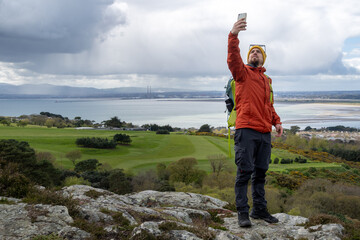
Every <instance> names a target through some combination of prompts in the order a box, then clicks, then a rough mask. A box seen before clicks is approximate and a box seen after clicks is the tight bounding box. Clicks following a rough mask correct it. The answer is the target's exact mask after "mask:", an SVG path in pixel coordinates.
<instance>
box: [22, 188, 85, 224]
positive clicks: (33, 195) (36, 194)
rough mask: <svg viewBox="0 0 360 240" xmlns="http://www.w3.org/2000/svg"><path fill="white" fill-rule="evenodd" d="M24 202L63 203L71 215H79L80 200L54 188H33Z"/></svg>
mask: <svg viewBox="0 0 360 240" xmlns="http://www.w3.org/2000/svg"><path fill="white" fill-rule="evenodd" d="M23 202H25V203H29V204H39V203H41V204H49V205H53V206H55V205H63V206H65V207H67V209H68V210H69V215H70V216H71V217H73V218H74V217H77V216H79V207H78V206H79V202H78V200H76V199H73V198H72V197H66V196H64V195H63V194H61V193H58V192H55V191H52V190H39V189H33V190H32V191H29V192H28V194H27V195H26V197H25V198H24V199H23Z"/></svg>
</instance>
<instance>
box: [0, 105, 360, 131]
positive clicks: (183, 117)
mask: <svg viewBox="0 0 360 240" xmlns="http://www.w3.org/2000/svg"><path fill="white" fill-rule="evenodd" d="M275 109H276V112H277V113H278V115H279V116H280V117H281V120H282V122H283V125H284V127H285V128H290V126H295V125H297V126H299V127H300V128H301V129H303V128H305V127H306V126H310V127H313V128H314V127H315V128H320V127H329V126H336V125H343V126H346V127H355V128H360V105H355V104H329V103H327V104H320V103H283V102H277V103H275ZM40 112H51V113H55V114H60V115H62V116H64V117H68V118H70V119H74V118H75V117H77V116H79V117H81V118H82V119H89V120H94V121H95V122H97V123H101V122H102V121H104V120H108V119H110V118H111V117H114V116H117V117H118V118H119V119H120V120H121V121H125V122H131V123H133V124H135V125H139V126H141V125H143V124H158V125H167V124H169V125H170V126H172V127H180V128H190V127H195V128H199V127H200V126H201V125H203V124H209V125H210V126H213V127H221V126H226V118H227V116H226V113H225V103H224V100H223V99H196V100H194V99H131V100H123V99H0V116H12V117H15V116H20V115H23V114H25V115H30V114H39V113H40Z"/></svg>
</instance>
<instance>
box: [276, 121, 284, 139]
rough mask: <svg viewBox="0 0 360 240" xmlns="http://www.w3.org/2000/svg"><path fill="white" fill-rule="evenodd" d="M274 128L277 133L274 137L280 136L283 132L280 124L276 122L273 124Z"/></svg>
mask: <svg viewBox="0 0 360 240" xmlns="http://www.w3.org/2000/svg"><path fill="white" fill-rule="evenodd" d="M275 129H276V132H277V134H276V135H275V137H281V135H282V134H283V131H284V130H283V127H282V126H281V124H276V125H275Z"/></svg>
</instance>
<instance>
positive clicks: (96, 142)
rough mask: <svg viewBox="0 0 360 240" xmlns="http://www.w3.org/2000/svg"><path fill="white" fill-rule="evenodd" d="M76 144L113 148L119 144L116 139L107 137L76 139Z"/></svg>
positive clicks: (88, 146)
mask: <svg viewBox="0 0 360 240" xmlns="http://www.w3.org/2000/svg"><path fill="white" fill-rule="evenodd" d="M76 145H78V146H81V147H87V148H102V149H113V148H116V145H117V144H116V142H115V141H114V140H108V139H107V138H100V137H92V138H90V137H85V138H78V139H76Z"/></svg>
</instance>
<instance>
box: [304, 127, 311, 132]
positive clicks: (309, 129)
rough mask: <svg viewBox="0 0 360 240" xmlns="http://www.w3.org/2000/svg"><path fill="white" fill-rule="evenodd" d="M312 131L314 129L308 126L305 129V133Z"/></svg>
mask: <svg viewBox="0 0 360 240" xmlns="http://www.w3.org/2000/svg"><path fill="white" fill-rule="evenodd" d="M311 130H312V128H311V127H310V126H307V127H306V128H305V129H304V131H311Z"/></svg>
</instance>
